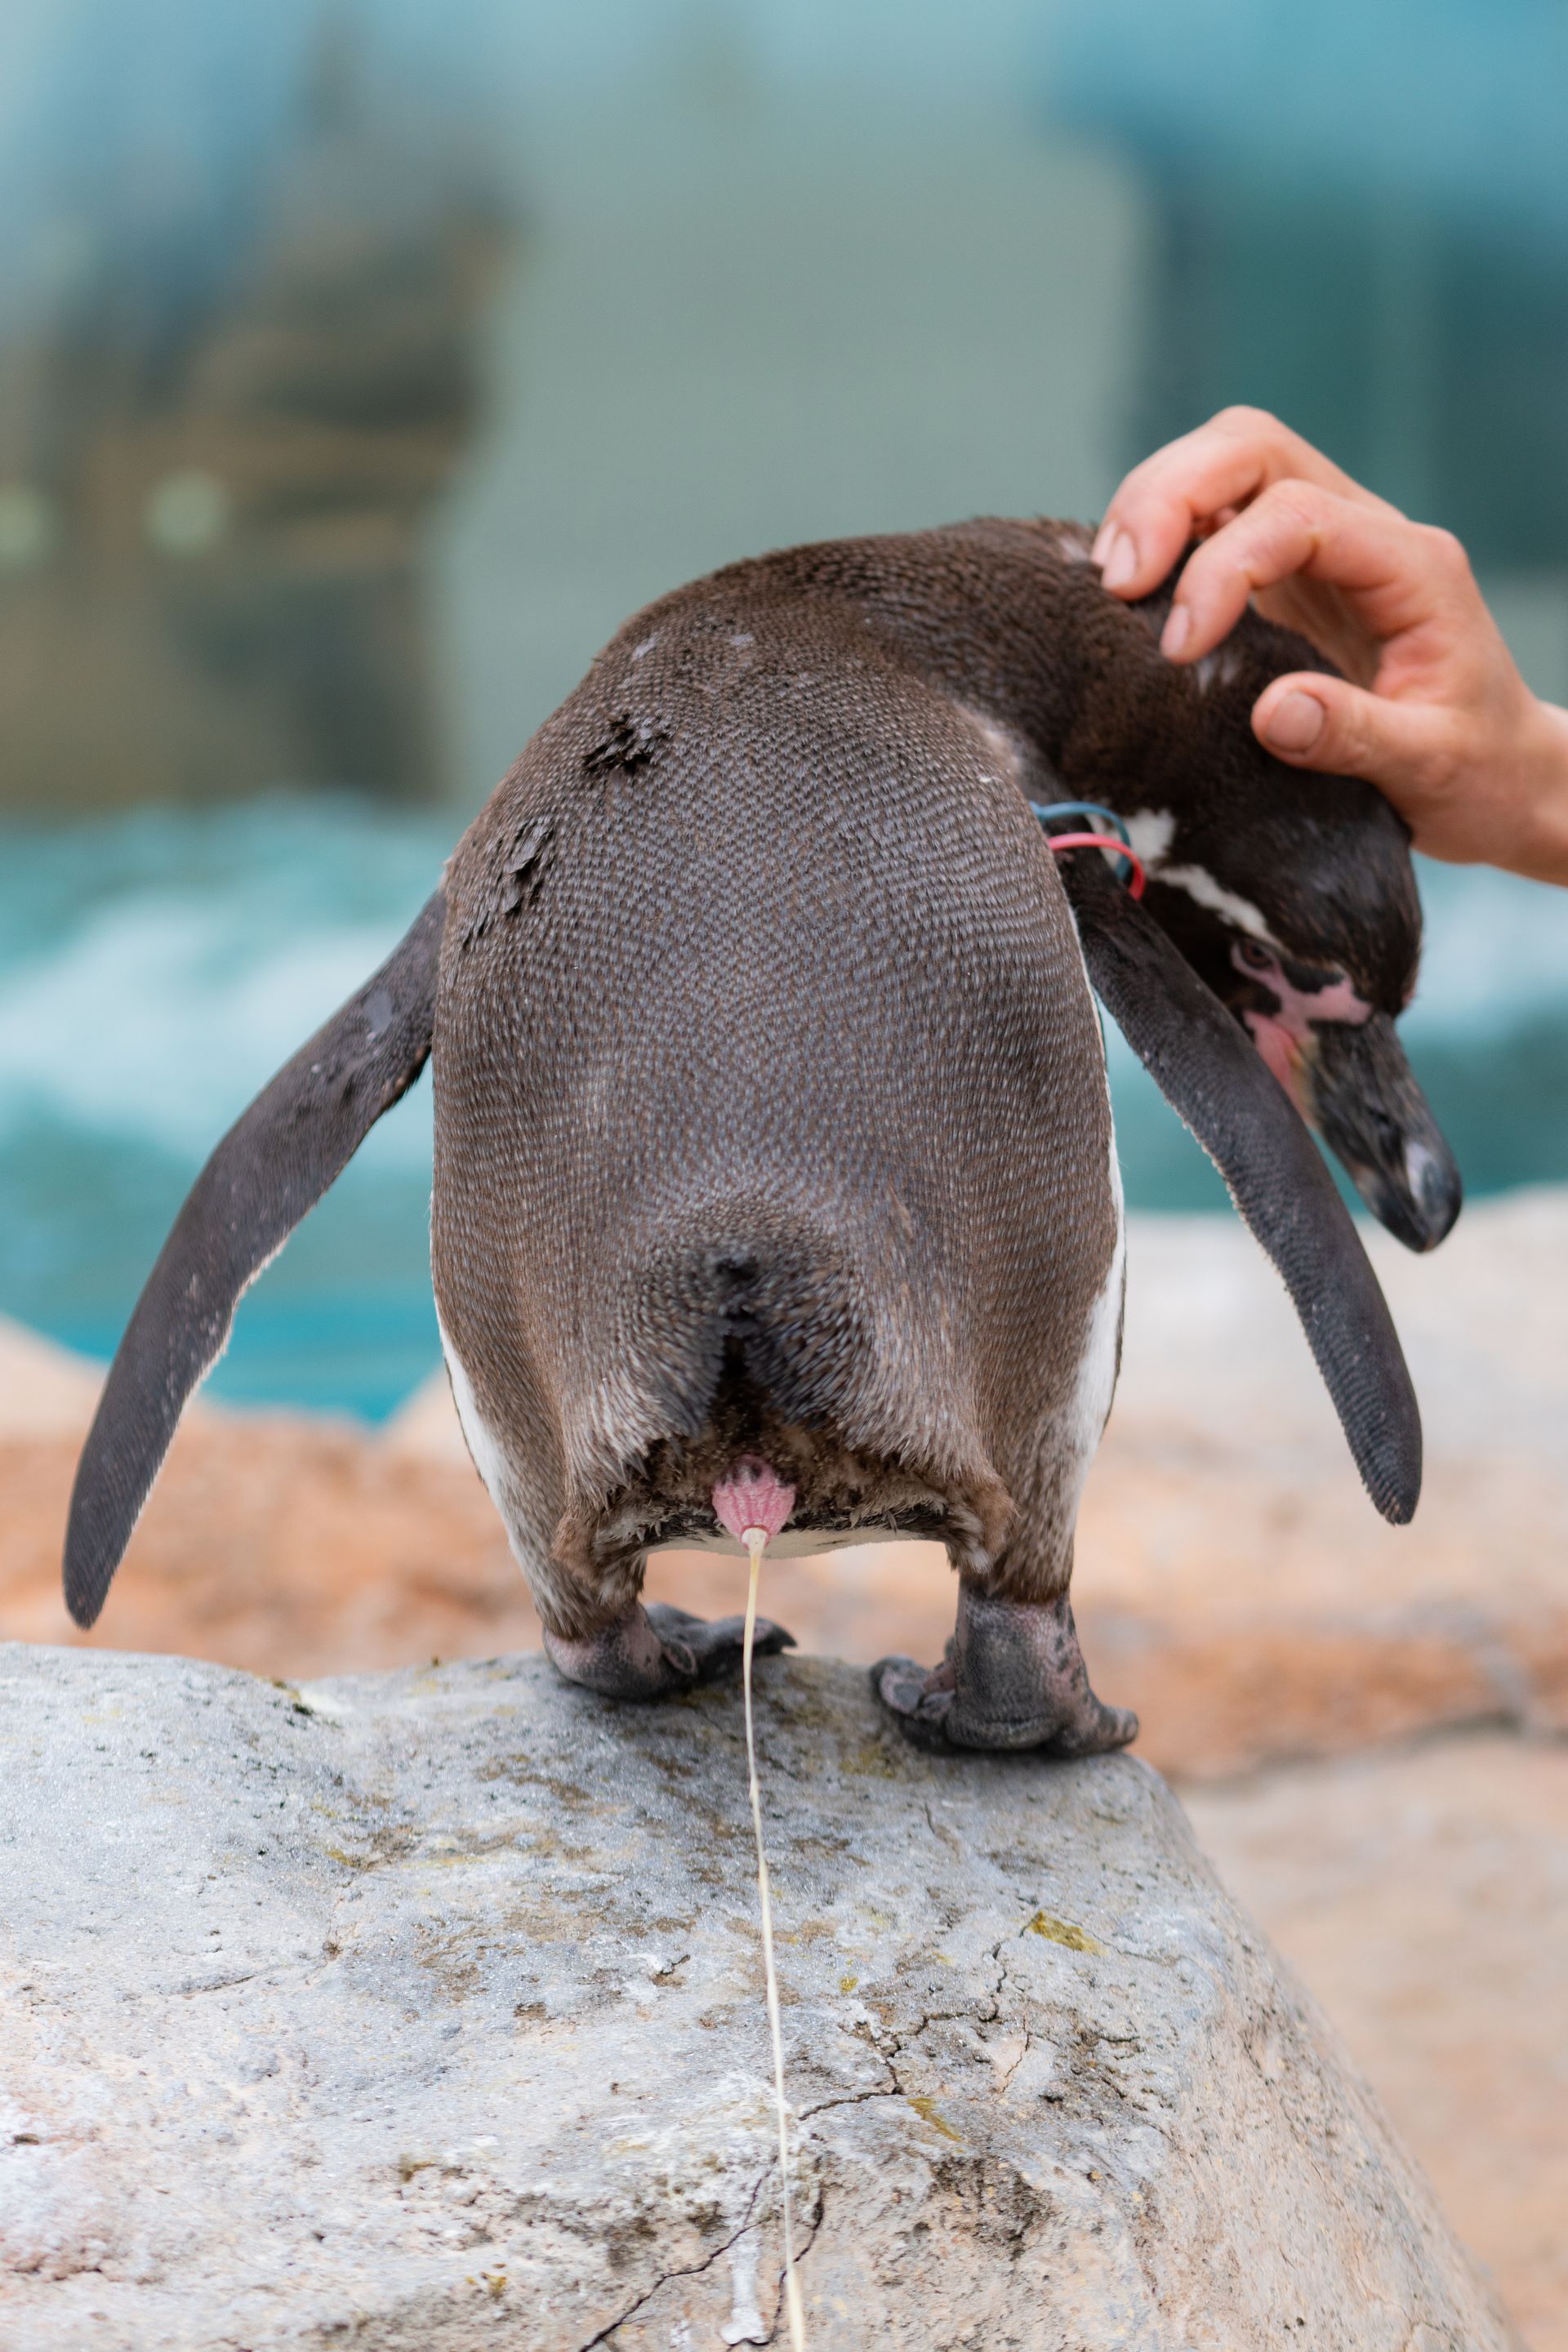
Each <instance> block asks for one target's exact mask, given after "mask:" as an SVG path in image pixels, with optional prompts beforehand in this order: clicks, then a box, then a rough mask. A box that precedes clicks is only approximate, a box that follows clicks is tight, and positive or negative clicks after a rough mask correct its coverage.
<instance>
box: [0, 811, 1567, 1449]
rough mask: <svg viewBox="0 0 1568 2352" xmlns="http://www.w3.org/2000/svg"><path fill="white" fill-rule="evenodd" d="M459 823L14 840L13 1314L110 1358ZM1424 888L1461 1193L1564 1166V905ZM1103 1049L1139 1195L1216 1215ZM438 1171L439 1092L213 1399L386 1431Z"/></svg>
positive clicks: (123, 826)
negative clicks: (368, 1421) (183, 1206)
mask: <svg viewBox="0 0 1568 2352" xmlns="http://www.w3.org/2000/svg"><path fill="white" fill-rule="evenodd" d="M458 822H459V821H458V819H456V818H454V817H453V816H451V815H450V814H420V815H413V816H411V815H408V814H395V813H391V812H388V811H387V810H385V809H383V808H378V807H374V806H372V805H370V804H367V803H359V802H356V801H353V800H349V799H337V800H332V799H321V798H319V797H312V798H310V799H309V800H306V799H302V798H299V797H291V796H289V795H287V794H281V793H280V794H277V795H275V796H273V797H271V798H269V799H268V800H266V801H263V802H258V803H250V804H247V805H245V806H242V807H236V808H229V809H222V810H215V811H205V812H199V813H191V814H182V813H175V812H172V811H143V812H141V813H138V814H134V815H131V816H124V817H115V818H111V819H106V820H102V821H100V822H96V823H92V824H84V825H79V826H74V827H72V828H70V829H68V830H56V831H49V830H26V829H20V828H15V827H12V828H8V829H6V830H5V832H4V833H3V834H0V1313H5V1314H9V1315H14V1316H17V1317H20V1318H22V1319H23V1320H25V1321H26V1322H28V1323H31V1324H33V1325H35V1326H37V1328H40V1329H43V1330H46V1331H48V1332H50V1333H52V1334H54V1335H55V1336H56V1337H57V1338H58V1339H63V1340H65V1341H66V1342H68V1344H69V1345H71V1346H73V1347H77V1348H81V1349H87V1350H89V1352H91V1353H94V1354H99V1355H107V1354H108V1353H110V1350H111V1349H112V1347H113V1345H114V1342H115V1340H116V1339H117V1338H118V1336H119V1332H120V1328H121V1325H122V1323H123V1321H124V1318H125V1317H126V1315H127V1313H128V1312H129V1309H130V1307H131V1305H132V1301H133V1299H134V1297H135V1295H136V1291H137V1289H138V1287H139V1286H140V1284H141V1281H142V1277H143V1276H144V1275H145V1273H146V1271H147V1268H148V1267H149V1265H151V1263H152V1261H153V1256H154V1255H155V1254H156V1252H157V1249H158V1247H159V1245H160V1244H161V1243H162V1241H163V1235H164V1234H165V1233H166V1231H167V1229H168V1226H169V1223H170V1222H171V1220H172V1219H173V1216H174V1212H175V1210H176V1209H177V1208H178V1206H179V1203H180V1201H181V1199H182V1198H183V1197H184V1192H185V1189H186V1187H187V1185H188V1184H189V1182H190V1181H191V1178H192V1177H193V1175H194V1174H195V1171H196V1169H197V1168H198V1166H199V1165H200V1163H201V1161H202V1160H203V1158H204V1157H205V1153H206V1151H207V1150H209V1149H210V1147H211V1145H212V1143H213V1142H214V1140H215V1139H216V1137H217V1136H218V1135H219V1134H220V1133H221V1131H222V1130H223V1129H224V1128H225V1126H226V1124H227V1123H228V1121H229V1120H230V1119H231V1118H233V1117H234V1116H235V1115H236V1113H237V1111H238V1110H239V1109H240V1108H242V1107H243V1106H244V1104H245V1103H246V1102H247V1100H248V1098H249V1097H250V1096H251V1095H252V1093H254V1091H255V1090H256V1088H257V1087H258V1086H259V1085H260V1084H261V1083H262V1081H263V1080H264V1079H265V1078H267V1077H268V1076H269V1075H270V1073H271V1072H272V1070H274V1069H275V1068H276V1067H277V1066H278V1065H279V1063H280V1062H281V1061H283V1060H284V1059H285V1058H286V1057H287V1056H288V1055H289V1054H290V1053H291V1052H292V1051H293V1049H294V1047H295V1046H296V1045H299V1044H300V1041H301V1040H302V1039H303V1038H304V1037H305V1036H306V1035H307V1034H309V1032H310V1030H311V1028H313V1027H314V1026H315V1025H316V1024H317V1023H318V1022H319V1021H320V1020H321V1018H322V1017H323V1016H324V1015H325V1014H326V1013H328V1012H330V1011H331V1008H332V1007H333V1006H334V1005H335V1004H337V1003H339V1002H340V1001H341V1000H342V998H343V997H344V996H346V995H347V994H348V993H349V992H350V991H351V990H352V989H353V987H354V986H355V985H356V984H357V983H358V982H360V981H361V980H362V979H363V977H364V975H365V973H366V972H367V971H370V969H371V968H372V966H373V965H374V963H375V962H376V961H378V960H379V958H380V957H381V956H382V955H383V954H384V952H385V950H386V949H387V947H388V946H389V945H390V944H391V943H392V941H393V940H395V938H396V937H397V936H398V934H399V933H400V932H401V930H402V929H404V927H405V925H406V923H407V922H408V921H409V920H410V919H411V918H412V916H413V915H414V913H415V911H416V908H418V906H419V905H420V904H421V902H422V901H423V899H424V898H426V895H427V894H428V892H429V890H430V888H431V887H432V884H433V882H434V880H435V877H436V876H437V872H438V870H439V867H440V865H441V862H442V860H443V858H444V857H445V856H446V855H447V851H448V850H449V849H450V847H451V845H452V842H453V839H454V838H455V835H456V833H457V830H458ZM1423 887H1424V891H1425V895H1426V905H1427V912H1428V946H1427V951H1426V964H1425V971H1424V978H1423V985H1422V989H1421V992H1420V994H1419V996H1418V998H1417V1001H1416V1003H1415V1007H1414V1008H1413V1010H1412V1012H1411V1013H1410V1014H1409V1016H1408V1017H1407V1019H1406V1022H1405V1036H1406V1039H1407V1042H1408V1044H1409V1046H1410V1050H1411V1055H1412V1058H1413V1059H1414V1061H1415V1064H1416V1066H1417V1069H1418V1071H1419V1074H1420V1076H1421V1077H1422V1079H1423V1081H1424V1083H1425V1084H1426V1087H1427V1090H1428V1092H1429V1094H1430V1096H1431V1097H1432V1100H1433V1104H1434V1107H1435V1108H1436V1111H1437V1114H1438V1117H1439V1118H1440V1119H1441V1121H1442V1122H1443V1124H1444V1126H1445V1128H1446V1129H1447V1132H1448V1134H1449V1137H1450V1139H1451V1140H1452V1141H1453V1143H1454V1146H1455V1148H1456V1150H1458V1155H1459V1159H1460V1161H1461V1164H1462V1165H1463V1167H1464V1169H1465V1173H1466V1177H1467V1181H1468V1186H1469V1189H1470V1191H1471V1192H1472V1193H1475V1192H1488V1191H1493V1190H1497V1189H1499V1188H1500V1187H1503V1186H1507V1185H1510V1184H1517V1183H1521V1182H1526V1181H1543V1180H1552V1179H1563V1178H1568V893H1563V892H1553V891H1549V890H1546V889H1543V888H1540V887H1536V886H1534V885H1531V884H1529V883H1523V882H1516V881H1512V880H1510V879H1509V878H1508V877H1503V876H1500V875H1494V874H1486V873H1467V872H1460V871H1457V870H1454V869H1450V868H1442V867H1432V866H1426V867H1425V868H1424V871H1423ZM1110 1052H1111V1064H1112V1078H1113V1086H1114V1090H1115V1095H1116V1101H1117V1118H1118V1132H1119V1137H1120V1142H1121V1158H1122V1165H1123V1171H1124V1175H1125V1179H1126V1184H1127V1192H1128V1198H1129V1200H1130V1201H1131V1202H1132V1203H1133V1204H1134V1205H1135V1206H1139V1207H1158V1208H1204V1209H1215V1210H1216V1211H1220V1212H1225V1211H1226V1204H1225V1201H1224V1196H1223V1193H1222V1192H1221V1190H1220V1187H1219V1185H1218V1182H1217V1181H1216V1180H1215V1178H1214V1176H1213V1174H1212V1172H1211V1171H1210V1170H1209V1168H1208V1166H1207V1163H1206V1162H1205V1160H1203V1159H1202V1157H1201V1155H1200V1154H1199V1153H1198V1151H1197V1150H1196V1148H1195V1147H1194V1145H1193V1144H1192V1142H1191V1141H1190V1139H1188V1137H1187V1136H1186V1135H1185V1133H1184V1131H1183V1129H1181V1128H1180V1127H1179V1126H1178V1124H1177V1122H1176V1121H1175V1119H1174V1118H1173V1117H1172V1116H1171V1114H1170V1113H1169V1112H1168V1111H1167V1110H1166V1108H1165V1107H1164V1105H1163V1102H1162V1101H1161V1100H1160V1098H1159V1097H1158V1096H1157V1095H1156V1094H1155V1093H1154V1090H1153V1088H1152V1086H1151V1085H1150V1084H1149V1082H1148V1081H1147V1080H1146V1079H1145V1078H1144V1076H1143V1075H1142V1072H1141V1071H1140V1070H1139V1069H1138V1068H1137V1067H1136V1066H1135V1065H1134V1064H1133V1063H1132V1062H1131V1057H1130V1056H1129V1055H1128V1054H1127V1052H1126V1050H1125V1048H1124V1047H1123V1046H1122V1045H1121V1041H1120V1039H1119V1038H1117V1037H1116V1036H1115V1035H1114V1033H1113V1034H1112V1035H1111V1038H1110ZM429 1169H430V1099H429V1087H428V1085H427V1084H422V1085H421V1086H420V1087H417V1088H416V1090H415V1091H414V1093H413V1094H412V1095H410V1096H409V1097H407V1099H406V1100H405V1102H404V1103H403V1104H402V1105H400V1106H399V1108H397V1109H396V1110H395V1111H394V1112H392V1113H391V1114H390V1115H389V1116H388V1117H387V1118H385V1119H384V1120H383V1121H382V1123H381V1125H380V1126H379V1127H378V1128H377V1129H375V1130H374V1133H373V1134H372V1136H371V1138H370V1139H369V1141H368V1142H367V1143H366V1145H365V1147H364V1149H363V1150H362V1151H361V1153H360V1154H359V1156H358V1158H357V1159H356V1160H354V1161H353V1164H352V1165H351V1167H350V1168H349V1170H348V1171H347V1173H346V1174H345V1175H344V1176H343V1178H342V1181H340V1183H339V1184H338V1186H337V1187H336V1188H335V1190H334V1191H333V1192H331V1194H330V1195H329V1197H328V1199H327V1200H326V1202H323V1204H322V1205H321V1208H320V1209H318V1210H317V1211H316V1212H315V1213H313V1214H312V1215H311V1216H310V1218H308V1219H307V1220H306V1222H305V1223H304V1224H303V1225H302V1226H301V1227H300V1231H299V1232H298V1234H296V1235H295V1236H294V1238H293V1240H292V1241H291V1242H290V1244H289V1247H288V1249H287V1250H286V1251H285V1252H284V1254H283V1255H282V1256H281V1258H279V1261H278V1262H277V1263H276V1264H275V1265H273V1266H272V1267H270V1268H269V1269H268V1273H267V1274H266V1275H265V1276H263V1277H262V1279H261V1280H260V1282H259V1283H258V1285H257V1286H256V1288H255V1289H254V1290H253V1291H252V1292H251V1293H250V1295H249V1297H247V1299H246V1301H245V1303H244V1305H243V1307H242V1308H241V1312H240V1317H239V1320H238V1324H237V1330H236V1335H235V1339H234V1343H233V1346H232V1347H231V1349H230V1350H229V1353H228V1355H227V1356H226V1359H225V1360H224V1362H223V1363H222V1364H221V1365H220V1366H219V1368H218V1370H217V1372H216V1375H215V1376H214V1383H213V1384H214V1387H215V1389H216V1391H217V1392H218V1393H219V1394H220V1395H224V1396H227V1397H229V1398H231V1399H236V1400H244V1401H250V1402H260V1401H264V1400H265V1401H281V1402H298V1403H303V1404H310V1405H315V1406H336V1407H341V1408H345V1409H348V1410H350V1411H353V1412H358V1413H362V1414H364V1415H367V1416H369V1417H371V1418H373V1419H374V1418H378V1417H380V1416H381V1415H383V1414H384V1413H386V1412H389V1411H390V1410H391V1409H392V1408H393V1406H394V1405H395V1404H396V1402H398V1400H399V1399H400V1398H401V1397H402V1396H404V1395H405V1394H406V1392H407V1391H408V1390H409V1389H411V1388H412V1387H413V1386H414V1385H415V1383H416V1381H418V1380H419V1379H420V1377H421V1376H422V1375H423V1374H424V1373H425V1372H426V1370H429V1369H430V1367H431V1366H432V1365H433V1364H434V1363H435V1361H436V1360H437V1339H436V1329H435V1318H434V1315H433V1311H432V1308H431V1304H430V1292H429V1277H428V1270H427V1265H426V1242H427V1232H426V1227H427V1209H428V1192H429ZM1226 1213H1227V1212H1226Z"/></svg>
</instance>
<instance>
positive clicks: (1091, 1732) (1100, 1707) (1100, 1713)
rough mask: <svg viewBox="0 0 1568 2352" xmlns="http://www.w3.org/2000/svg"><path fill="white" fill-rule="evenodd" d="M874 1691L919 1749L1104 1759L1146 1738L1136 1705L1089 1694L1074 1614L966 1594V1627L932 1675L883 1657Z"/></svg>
mask: <svg viewBox="0 0 1568 2352" xmlns="http://www.w3.org/2000/svg"><path fill="white" fill-rule="evenodd" d="M871 1688H872V1690H873V1691H874V1692H875V1694H876V1696H877V1697H878V1699H879V1702H880V1703H881V1705H882V1706H885V1707H886V1708H887V1710H888V1712H889V1715H891V1716H892V1717H893V1718H894V1720H895V1722H896V1723H897V1724H898V1726H899V1727H900V1730H901V1731H902V1732H903V1733H904V1734H905V1735H906V1737H907V1738H910V1739H911V1740H913V1741H914V1742H915V1744H916V1745H917V1746H918V1747H921V1748H1038V1749H1039V1750H1040V1751H1041V1753H1042V1754H1044V1755H1047V1756H1054V1757H1062V1758H1067V1757H1076V1756H1099V1755H1102V1754H1103V1753H1105V1751H1106V1750H1107V1749H1109V1748H1125V1747H1126V1745H1127V1743H1128V1741H1129V1740H1130V1739H1134V1738H1137V1735H1138V1718H1137V1717H1136V1716H1135V1715H1134V1714H1132V1712H1131V1709H1130V1708H1127V1707H1122V1706H1105V1704H1104V1703H1103V1701H1101V1700H1100V1699H1098V1698H1097V1697H1096V1696H1095V1695H1094V1692H1093V1691H1092V1689H1091V1688H1090V1687H1089V1670H1088V1668H1087V1667H1086V1666H1085V1664H1084V1662H1083V1653H1082V1651H1081V1650H1080V1649H1079V1642H1078V1630H1077V1628H1076V1627H1075V1625H1074V1623H1073V1616H1072V1608H1071V1605H1070V1603H1069V1602H1068V1598H1067V1595H1066V1594H1065V1593H1064V1594H1062V1595H1061V1597H1060V1598H1059V1599H1058V1600H1056V1601H997V1600H993V1599H992V1598H990V1597H989V1596H988V1595H987V1594H985V1593H983V1592H979V1591H975V1590H973V1588H972V1587H971V1586H969V1585H967V1584H965V1585H962V1586H961V1587H960V1591H959V1603H958V1630H957V1632H956V1633H955V1634H954V1636H953V1638H952V1641H951V1642H950V1643H949V1644H948V1652H947V1656H946V1658H945V1660H944V1661H943V1663H942V1664H941V1665H940V1666H938V1667H936V1668H934V1670H932V1671H931V1672H930V1673H928V1672H927V1671H926V1670H925V1668H924V1667H922V1666H919V1665H917V1664H915V1663H914V1661H913V1660H912V1659H911V1658H881V1659H879V1661H878V1663H877V1664H876V1665H874V1666H873V1667H872V1669H871Z"/></svg>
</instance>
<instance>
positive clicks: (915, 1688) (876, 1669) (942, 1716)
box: [871, 1658, 953, 1754]
mask: <svg viewBox="0 0 1568 2352" xmlns="http://www.w3.org/2000/svg"><path fill="white" fill-rule="evenodd" d="M949 1671H950V1670H949ZM943 1672H944V1669H943V1668H942V1667H941V1666H938V1667H937V1669H936V1671H935V1673H934V1674H932V1673H928V1671H927V1669H926V1668H925V1667H924V1666H921V1665H917V1664H916V1663H915V1661H914V1659H913V1658H879V1659H878V1661H877V1663H876V1664H875V1665H874V1666H873V1667H872V1669H871V1689H872V1692H873V1694H874V1696H875V1697H876V1698H877V1700H878V1702H879V1705H880V1706H884V1707H886V1708H887V1710H888V1713H889V1715H890V1716H892V1717H894V1718H895V1719H896V1721H897V1723H898V1727H899V1729H900V1731H901V1732H902V1733H903V1735H904V1738H906V1739H907V1740H909V1741H910V1744H911V1745H912V1746H913V1747H916V1748H924V1749H925V1750H926V1751H927V1753H928V1754H935V1753H937V1752H938V1751H945V1752H947V1753H948V1754H951V1753H952V1741H951V1740H950V1739H949V1738H948V1736H947V1718H948V1716H949V1715H950V1713H951V1712H952V1699H953V1692H952V1681H951V1679H949V1681H948V1682H947V1684H946V1685H945V1687H944V1686H943V1685H942V1675H943Z"/></svg>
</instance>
